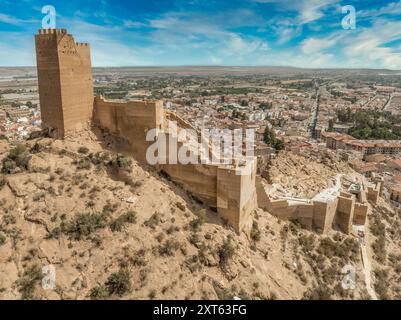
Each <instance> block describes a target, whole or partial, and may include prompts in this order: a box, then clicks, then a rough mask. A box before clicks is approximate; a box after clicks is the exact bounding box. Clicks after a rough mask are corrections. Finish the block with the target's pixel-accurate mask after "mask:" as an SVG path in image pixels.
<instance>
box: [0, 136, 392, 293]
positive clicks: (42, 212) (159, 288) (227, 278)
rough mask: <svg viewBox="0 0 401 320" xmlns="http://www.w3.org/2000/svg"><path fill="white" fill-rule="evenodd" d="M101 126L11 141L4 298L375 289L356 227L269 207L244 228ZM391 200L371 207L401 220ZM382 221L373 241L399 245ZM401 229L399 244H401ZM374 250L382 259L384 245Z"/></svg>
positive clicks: (0, 286) (0, 223)
mask: <svg viewBox="0 0 401 320" xmlns="http://www.w3.org/2000/svg"><path fill="white" fill-rule="evenodd" d="M99 137H101V135H100V134H98V135H94V134H93V133H92V132H86V133H84V134H82V135H81V136H78V137H75V138H74V139H68V140H65V141H59V140H51V139H46V138H42V139H36V140H30V141H27V142H26V144H24V145H17V146H16V145H11V144H9V143H8V142H6V141H4V140H3V141H0V153H1V155H0V160H1V163H2V174H1V175H0V189H1V190H0V298H1V299H109V298H113V299H232V298H233V297H234V296H238V297H241V298H244V299H302V298H305V299H325V298H327V299H328V298H333V299H340V298H350V299H351V298H353V299H359V298H366V297H367V296H368V294H367V292H366V288H365V283H364V281H363V274H362V269H363V266H362V263H361V258H360V253H359V245H358V241H357V240H356V238H355V237H353V236H345V235H343V234H340V233H338V232H335V231H333V232H332V233H331V234H330V235H327V236H319V235H317V234H314V233H311V232H308V231H305V230H302V229H301V228H300V227H299V226H298V225H297V224H294V223H289V222H282V221H278V220H277V219H276V218H275V217H273V216H271V215H270V214H269V213H268V212H264V211H263V210H256V211H255V212H254V216H253V219H254V223H253V228H252V232H251V236H250V238H247V236H245V235H244V234H241V235H237V234H236V233H235V232H234V231H233V230H231V229H230V228H229V227H228V226H226V225H225V224H224V221H222V220H221V219H219V218H218V216H217V214H216V213H215V212H214V211H211V210H210V209H208V208H205V207H203V206H202V204H200V203H198V202H197V201H196V200H195V199H192V198H191V196H190V195H189V194H187V193H186V192H185V191H184V190H182V189H181V188H180V187H179V186H176V185H174V184H173V183H172V182H171V181H169V180H168V179H166V178H165V177H162V176H160V175H159V174H157V173H156V172H155V171H153V169H152V168H148V167H143V166H140V165H139V164H138V163H136V161H135V160H134V159H133V158H131V157H129V156H124V155H121V154H118V153H116V152H115V151H114V150H113V145H114V144H113V142H112V141H111V140H110V139H109V140H107V143H106V142H105V141H106V138H105V137H104V138H99ZM305 174H306V173H305ZM379 208H381V207H378V208H375V212H376V215H372V217H371V218H372V219H382V217H383V218H384V216H385V217H387V218H384V219H386V222H385V223H386V225H385V226H384V227H383V228H384V229H385V230H386V228H387V227H388V226H390V225H392V226H394V224H393V223H394V221H398V222H397V223H399V216H397V217H396V216H395V215H394V211H393V210H392V209H391V208H387V207H386V209H385V210H386V211H383V210H384V209H379ZM380 210H382V211H380ZM389 212H391V214H392V215H390V214H389ZM378 214H380V217H379V216H377V215H378ZM387 219H388V221H387ZM394 219H395V220H394ZM372 225H374V226H376V225H377V224H376V223H375V220H373V222H372ZM375 228H376V227H375ZM378 228H379V229H378V230H376V231H375V232H374V234H375V235H374V236H373V235H372V239H371V240H372V241H376V238H377V239H379V240H378V242H379V243H378V244H377V245H379V246H381V245H382V242H383V241H384V246H387V245H388V244H387V242H388V240H387V239H388V237H387V232H386V231H385V232H386V235H384V238H381V237H383V236H382V233H383V228H382V227H381V225H380V224H379V227H378ZM389 232H390V231H389ZM397 234H398V233H395V234H394V235H393V236H394V240H392V242H391V246H390V247H389V250H390V248H391V250H392V251H393V246H394V248H399V247H400V246H399V244H400V243H399V238H398V240H396V239H397V238H396V237H397ZM380 239H381V240H380ZM397 241H398V242H397ZM375 252H376V253H377V254H378V255H379V254H380V251H375ZM372 259H375V260H377V261H378V259H379V257H376V255H375V253H373V251H372ZM384 259H385V261H388V265H389V268H390V259H388V258H387V256H386V257H385V258H384ZM391 259H393V258H391ZM391 261H393V260H391ZM398 261H399V259H398ZM347 263H350V264H352V265H353V266H355V267H356V270H357V279H358V280H357V282H356V283H357V285H356V288H355V289H354V290H344V289H342V287H341V281H342V279H343V277H344V275H342V274H341V270H342V268H343V266H344V265H345V264H347ZM374 263H376V262H374ZM385 263H387V262H385ZM397 263H398V262H397V259H396V257H395V258H394V263H391V265H393V264H394V268H393V267H391V268H392V269H391V270H392V271H391V272H389V274H387V276H385V275H382V274H379V275H378V279H380V280H379V281H380V287H382V286H383V285H384V283H387V282H386V281H390V280H393V279H396V278H394V277H396V272H399V271H400V270H398V269H399V268H398V266H399V265H398V264H397ZM49 265H53V266H54V268H55V271H56V287H55V288H54V289H47V290H45V289H44V288H43V286H42V278H43V274H42V268H43V267H45V266H49ZM381 265H383V266H384V264H383V263H382V264H381ZM386 266H387V265H386ZM398 283H400V282H399V281H398ZM387 289H388V290H387V292H386V293H385V294H387V295H388V296H390V297H393V296H395V294H396V293H395V292H396V291H395V288H391V287H389V288H387ZM382 290H384V289H382ZM383 294H384V293H383Z"/></svg>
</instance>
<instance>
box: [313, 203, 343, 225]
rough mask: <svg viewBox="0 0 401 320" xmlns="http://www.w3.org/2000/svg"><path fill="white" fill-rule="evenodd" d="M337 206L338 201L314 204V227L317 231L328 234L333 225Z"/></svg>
mask: <svg viewBox="0 0 401 320" xmlns="http://www.w3.org/2000/svg"><path fill="white" fill-rule="evenodd" d="M337 205H338V200H337V199H334V200H331V201H328V202H321V201H314V202H313V206H314V211H313V227H314V228H315V229H316V230H317V231H319V232H321V233H326V232H327V231H329V230H330V228H331V226H332V224H333V220H334V217H335V215H336V210H337Z"/></svg>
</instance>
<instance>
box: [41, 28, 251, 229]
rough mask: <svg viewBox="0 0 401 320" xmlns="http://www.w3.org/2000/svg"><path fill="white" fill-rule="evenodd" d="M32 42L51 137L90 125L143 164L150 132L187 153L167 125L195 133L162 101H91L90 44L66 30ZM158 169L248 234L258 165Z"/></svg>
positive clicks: (44, 33)
mask: <svg viewBox="0 0 401 320" xmlns="http://www.w3.org/2000/svg"><path fill="white" fill-rule="evenodd" d="M35 42H36V55H37V69H38V79H39V95H40V107H41V115H42V126H43V129H45V130H47V131H48V132H49V134H50V135H51V136H53V137H56V138H64V137H66V136H68V135H69V134H70V133H73V132H76V131H80V130H82V129H83V128H85V127H87V126H88V124H89V123H90V122H91V123H93V124H95V125H97V126H99V127H100V128H102V129H104V130H107V131H108V132H109V133H110V134H112V135H114V136H117V137H119V138H121V140H123V141H125V142H126V143H125V144H126V145H125V146H124V150H125V151H128V152H129V153H131V154H133V155H134V156H135V158H136V159H137V160H139V161H142V162H144V161H145V160H146V150H147V149H148V147H149V146H150V145H151V144H152V142H149V141H146V134H147V132H148V131H149V130H151V129H157V130H158V131H159V132H162V133H164V134H165V135H166V136H167V137H168V140H169V141H174V142H175V144H177V145H179V146H184V147H186V146H187V147H188V148H190V144H189V143H188V141H182V139H179V137H178V135H177V133H176V132H171V131H170V127H169V121H174V122H176V123H177V124H178V126H179V127H180V128H178V129H179V130H182V129H185V128H187V129H189V128H190V129H191V130H194V128H193V127H192V126H191V125H190V124H189V123H187V122H186V121H185V120H183V119H181V118H180V117H179V116H178V115H176V114H175V113H173V112H169V111H167V110H165V109H164V107H163V102H162V101H128V102H116V101H106V100H105V99H104V98H103V97H101V96H98V97H96V98H95V99H94V97H93V81H92V67H91V60H90V48H89V45H88V44H81V43H76V42H75V41H74V38H73V36H72V35H70V34H68V33H67V31H66V30H65V29H61V30H58V29H49V30H43V29H42V30H39V33H38V34H37V35H36V36H35ZM167 154H168V156H167V157H175V156H176V155H172V154H171V152H167ZM166 163H170V162H169V161H166ZM157 169H158V170H159V171H162V172H164V173H165V174H167V175H168V176H170V178H171V179H172V180H173V181H175V182H176V183H178V184H180V185H181V186H183V188H184V189H185V190H188V191H189V192H190V193H191V194H192V195H193V196H194V197H196V198H197V199H198V200H200V201H202V202H203V203H204V204H205V205H208V206H209V207H211V208H215V209H216V211H217V212H218V214H219V215H220V216H221V217H222V218H224V219H226V220H227V222H228V223H229V224H230V225H231V226H233V227H234V229H235V230H236V231H237V232H240V231H242V230H246V231H249V230H250V228H251V221H252V219H251V213H252V212H253V210H254V209H255V208H256V188H255V180H256V160H249V159H248V161H245V162H243V163H242V164H241V165H240V166H239V165H216V164H204V163H201V162H200V163H199V164H186V165H183V164H160V165H157Z"/></svg>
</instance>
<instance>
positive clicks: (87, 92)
mask: <svg viewBox="0 0 401 320" xmlns="http://www.w3.org/2000/svg"><path fill="white" fill-rule="evenodd" d="M35 44H36V61H37V69H38V83H39V96H40V109H41V116H42V127H43V128H44V129H48V130H49V132H50V134H51V136H53V137H56V138H64V137H65V136H68V135H69V134H71V133H74V132H77V131H80V130H82V129H83V128H84V127H86V126H87V125H88V124H89V122H90V121H91V119H92V112H93V79H92V66H91V59H90V48H89V45H88V44H87V43H76V42H75V41H74V38H73V36H72V35H70V34H68V33H67V30H65V29H40V30H39V33H38V34H37V35H35Z"/></svg>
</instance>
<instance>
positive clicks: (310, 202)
mask: <svg viewBox="0 0 401 320" xmlns="http://www.w3.org/2000/svg"><path fill="white" fill-rule="evenodd" d="M381 185H382V182H380V181H377V182H376V183H375V185H374V186H373V187H371V186H368V187H364V188H363V189H362V190H360V191H359V192H357V193H356V194H352V193H348V192H340V193H339V194H338V195H336V196H334V197H332V198H328V199H319V198H317V199H302V200H301V199H300V200H298V201H295V200H287V199H273V198H272V197H270V196H269V195H268V194H267V193H266V190H265V187H264V186H263V184H262V181H261V178H260V177H257V180H256V190H257V200H258V206H259V207H261V208H264V209H266V210H267V211H268V212H270V213H271V214H273V215H275V216H277V217H279V218H280V219H283V220H296V221H298V222H299V223H300V224H301V226H302V227H304V228H306V229H308V230H316V231H318V232H320V233H327V232H328V231H330V230H331V229H332V228H333V226H337V227H338V229H339V230H341V231H342V232H344V233H346V234H350V233H351V232H352V226H353V225H365V223H366V219H367V215H368V209H369V207H368V205H367V201H368V200H369V201H372V202H373V203H375V204H376V203H377V201H378V198H379V196H380V194H381Z"/></svg>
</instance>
